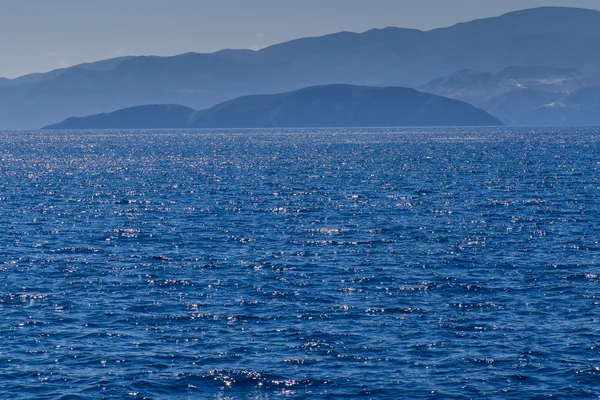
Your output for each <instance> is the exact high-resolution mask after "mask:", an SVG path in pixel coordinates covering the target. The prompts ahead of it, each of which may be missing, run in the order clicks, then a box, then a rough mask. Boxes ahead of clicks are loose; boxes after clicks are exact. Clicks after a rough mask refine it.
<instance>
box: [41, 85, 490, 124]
mask: <svg viewBox="0 0 600 400" xmlns="http://www.w3.org/2000/svg"><path fill="white" fill-rule="evenodd" d="M501 124H502V123H501V122H500V121H499V120H498V119H496V118H495V117H493V116H491V115H489V114H488V113H486V112H485V111H482V110H479V109H477V108H475V107H473V106H472V105H470V104H467V103H464V102H461V101H458V100H451V99H447V98H445V97H441V96H436V95H432V94H427V93H422V92H418V91H416V90H414V89H407V88H399V87H387V88H384V87H365V86H353V85H326V86H317V87H310V88H306V89H301V90H297V91H293V92H287V93H280V94H274V95H255V96H245V97H240V98H237V99H234V100H231V101H227V102H224V103H221V104H218V105H216V106H214V107H211V108H209V109H207V110H203V111H198V112H194V111H193V110H191V109H189V108H187V107H184V106H176V105H149V106H140V107H132V108H127V109H123V110H119V111H115V112H113V113H109V114H98V115H93V116H89V117H82V118H68V119H67V120H65V121H63V122H61V123H59V124H55V125H50V126H47V127H45V128H44V129H111V128H112V129H128V128H137V129H143V128H280V127H367V126H369V127H375V126H485V125H501Z"/></svg>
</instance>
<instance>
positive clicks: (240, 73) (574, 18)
mask: <svg viewBox="0 0 600 400" xmlns="http://www.w3.org/2000/svg"><path fill="white" fill-rule="evenodd" d="M598 48H600V12H598V11H593V10H584V9H576V8H561V7H543V8H536V9H530V10H524V11H517V12H513V13H509V14H505V15H503V16H500V17H495V18H487V19H481V20H476V21H472V22H467V23H461V24H458V25H455V26H452V27H448V28H441V29H435V30H431V31H420V30H414V29H402V28H385V29H374V30H370V31H367V32H364V33H351V32H340V33H336V34H332V35H327V36H322V37H315V38H305V39H298V40H293V41H290V42H286V43H282V44H278V45H274V46H271V47H267V48H265V49H262V50H259V51H251V50H223V51H219V52H216V53H211V54H196V53H188V54H182V55H179V56H173V57H147V56H144V57H124V58H119V59H112V60H105V61H101V62H98V63H89V64H82V65H78V66H75V67H71V68H66V69H62V70H56V71H51V72H49V73H46V74H31V75H27V76H24V77H21V78H17V79H8V80H7V79H4V80H1V81H0V128H4V129H7V128H17V129H18V128H37V127H39V126H43V125H47V124H49V123H53V122H55V121H57V120H61V119H64V118H67V117H69V116H73V115H90V114H95V113H101V112H108V111H112V110H116V109H121V108H125V107H131V106H137V105H144V104H182V105H185V106H187V107H190V108H194V109H204V108H207V107H211V106H213V105H215V104H218V103H220V102H223V101H226V100H229V99H233V98H237V97H239V96H245V95H254V94H267V93H280V92H285V91H292V90H297V89H300V88H304V87H309V86H315V85H326V84H333V83H345V84H354V85H367V86H408V87H413V88H419V89H421V90H425V89H428V90H430V91H432V92H433V93H444V94H445V95H446V96H450V97H454V98H459V99H465V100H467V101H472V102H473V103H475V104H477V105H479V106H481V107H484V108H485V109H486V110H488V111H490V112H492V113H497V115H496V116H498V117H500V118H501V119H504V120H506V122H509V123H534V122H535V123H538V124H550V123H555V121H556V120H559V121H563V123H569V124H579V123H590V122H591V123H595V122H594V121H597V120H598V119H597V118H594V113H595V110H597V105H596V106H592V105H590V104H587V103H581V102H588V101H594V99H595V98H596V97H597V95H595V94H594V93H597V92H598V89H596V87H595V85H596V84H595V83H594V79H591V80H590V81H588V76H590V75H593V74H597V73H600V52H599V51H597V50H598ZM510 67H520V68H533V69H532V70H531V71H532V73H534V72H535V73H538V72H540V73H542V75H541V76H540V77H537V76H535V77H533V79H545V78H543V77H544V76H547V71H556V72H552V74H554V73H556V74H558V75H559V76H562V75H563V74H565V73H567V72H564V70H571V72H569V73H572V74H577V75H579V76H580V77H581V79H582V81H581V82H582V86H581V87H579V88H578V89H569V90H568V91H565V92H564V93H562V94H561V96H554V97H552V96H547V95H548V93H547V91H545V90H542V91H538V90H535V91H530V90H526V91H518V90H509V91H507V92H504V93H500V92H499V91H498V90H496V89H497V82H498V80H502V79H504V78H502V76H501V75H502V74H503V72H501V71H503V70H505V69H506V68H510ZM540 67H541V69H537V68H540ZM545 69H547V70H545ZM465 70H470V71H481V73H482V74H484V75H485V74H490V77H488V78H485V77H468V76H467V75H469V74H465V73H464V72H462V73H461V72H460V71H465ZM509 71H510V70H509ZM561 71H562V72H561ZM457 73H458V74H459V75H455V74H457ZM528 73H529V72H528ZM472 74H477V73H472ZM498 74H500V75H498ZM440 79H442V81H440ZM461 79H462V80H464V81H465V84H466V86H467V87H471V88H472V87H473V84H474V83H473V82H471V81H470V80H471V79H475V80H481V79H484V80H486V79H487V81H488V83H486V85H488V84H489V85H490V88H491V89H493V88H496V89H494V90H496V92H494V93H496V95H497V96H498V95H500V96H502V95H504V96H506V97H507V99H506V100H502V99H497V100H498V101H499V102H498V103H497V104H496V103H494V101H492V100H491V99H487V100H483V99H481V97H482V96H479V97H477V99H475V98H473V99H471V97H461V96H463V95H462V94H461V92H462V91H464V90H466V88H462V87H457V86H456V84H455V83H456V82H457V81H459V80H461ZM561 79H562V78H561ZM577 79H579V78H577ZM453 85H454V86H453ZM481 85H483V83H481ZM452 88H454V90H452ZM481 90H483V91H487V88H486V86H485V85H483V86H481ZM557 90H558V89H557ZM561 90H562V89H561ZM576 90H582V92H580V93H579V94H575V91H576ZM483 97H486V96H483ZM476 100H477V101H481V103H477V102H476ZM490 101H491V103H490ZM488 103H489V104H488ZM511 104H520V106H519V107H516V108H517V110H514V111H511V110H510V108H511V107H512V106H511ZM521 108H523V109H527V110H530V111H527V113H523V112H522V110H521ZM555 111H559V112H555ZM559 115H560V116H559ZM599 123H600V122H599Z"/></svg>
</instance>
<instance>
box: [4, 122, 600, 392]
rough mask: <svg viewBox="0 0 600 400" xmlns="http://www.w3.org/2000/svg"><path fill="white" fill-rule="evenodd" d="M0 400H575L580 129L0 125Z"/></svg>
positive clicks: (588, 237)
mask: <svg viewBox="0 0 600 400" xmlns="http://www.w3.org/2000/svg"><path fill="white" fill-rule="evenodd" d="M0 209H1V214H0V227H1V231H0V397H1V398H6V399H9V398H10V399H29V398H38V399H59V398H63V399H77V398H81V399H88V398H108V397H113V398H139V399H142V398H149V399H163V398H175V399H196V398H255V399H272V398H341V397H343V396H350V397H364V398H381V399H398V398H410V399H415V398H456V399H468V398H474V399H476V398H481V397H484V396H488V397H490V398H497V399H509V398H510V399H524V398H548V397H550V396H555V397H557V398H585V399H592V398H597V397H598V396H599V395H600V277H599V276H600V265H599V262H600V251H599V250H600V244H599V241H600V129H593V128H587V129H586V128H580V129H543V128H539V129H534V130H532V129H488V130H485V129H483V130H469V129H455V130H452V129H446V130H444V129H437V130H426V129H425V130H371V131H365V132H358V131H349V130H343V131H333V130H329V131H314V132H310V131H286V132H283V133H282V132H275V131H270V132H269V131H266V132H259V131H252V132H239V131H237V132H235V131H231V132H227V131H219V132H206V131H205V132H201V131H200V132H121V133H118V132H88V133H81V132H63V133H57V132H45V133H39V132H38V133H27V132H20V133H19V132H12V133H10V132H9V133H2V134H0Z"/></svg>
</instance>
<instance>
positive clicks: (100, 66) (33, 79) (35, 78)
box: [0, 56, 133, 86]
mask: <svg viewBox="0 0 600 400" xmlns="http://www.w3.org/2000/svg"><path fill="white" fill-rule="evenodd" d="M131 58H133V56H126V57H117V58H110V59H108V60H101V61H95V62H90V63H83V64H77V65H74V66H72V67H68V68H59V69H54V70H52V71H49V72H34V73H32V74H27V75H23V76H20V77H18V78H14V79H7V78H0V86H3V85H10V86H18V85H22V84H26V83H38V82H43V81H47V80H50V79H53V78H56V77H57V76H60V75H62V74H64V73H65V72H67V71H70V70H74V69H84V70H88V71H99V72H106V71H109V70H111V69H113V68H115V67H116V66H117V65H119V64H120V63H122V62H123V61H125V60H129V59H131Z"/></svg>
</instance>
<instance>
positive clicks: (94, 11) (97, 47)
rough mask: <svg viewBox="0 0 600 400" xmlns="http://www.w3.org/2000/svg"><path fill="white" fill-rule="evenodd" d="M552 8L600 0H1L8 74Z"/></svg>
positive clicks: (1, 40) (0, 30) (598, 5)
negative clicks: (116, 59) (146, 55)
mask: <svg viewBox="0 0 600 400" xmlns="http://www.w3.org/2000/svg"><path fill="white" fill-rule="evenodd" d="M543 5H562V6H571V7H583V8H594V9H600V0H0V11H1V12H0V52H1V54H2V63H0V76H5V77H15V76H19V75H23V74H25V73H29V72H39V71H48V70H51V69H55V68H58V67H64V66H69V65H73V64H77V63H81V62H86V61H95V60H99V59H105V58H111V57H116V56H121V55H139V54H155V55H173V54H179V53H184V52H189V51H194V52H210V51H215V50H219V49H222V48H253V49H258V48H261V47H264V46H267V45H270V44H274V43H278V42H282V41H286V40H290V39H295V38H298V37H305V36H316V35H322V34H326V33H332V32H338V31H342V30H349V31H356V32H362V31H365V30H368V29H371V28H378V27H386V26H401V27H409V28H418V29H432V28H436V27H441V26H449V25H453V24H455V23H457V22H461V21H468V20H472V19H476V18H482V17H487V16H495V15H499V14H502V13H505V12H508V11H512V10H517V9H523V8H531V7H537V6H543Z"/></svg>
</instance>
